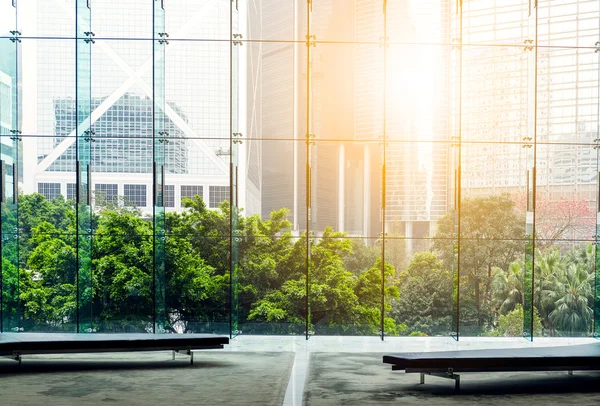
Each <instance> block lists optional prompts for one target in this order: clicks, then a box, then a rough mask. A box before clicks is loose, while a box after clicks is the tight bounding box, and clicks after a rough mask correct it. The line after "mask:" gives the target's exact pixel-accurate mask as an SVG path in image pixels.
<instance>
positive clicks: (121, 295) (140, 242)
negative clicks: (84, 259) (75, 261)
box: [92, 210, 154, 332]
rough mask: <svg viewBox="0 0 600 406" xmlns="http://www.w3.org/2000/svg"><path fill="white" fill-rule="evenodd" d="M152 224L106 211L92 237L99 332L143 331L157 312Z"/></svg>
mask: <svg viewBox="0 0 600 406" xmlns="http://www.w3.org/2000/svg"><path fill="white" fill-rule="evenodd" d="M152 235H153V230H152V224H151V223H149V222H148V221H146V220H144V219H142V218H140V217H139V215H138V214H137V213H135V212H117V211H108V210H107V211H104V212H103V213H102V216H101V217H100V220H99V222H98V227H97V230H96V234H95V236H94V238H93V240H92V241H93V247H92V252H93V258H92V269H93V275H94V277H93V284H94V304H93V307H94V314H95V315H96V316H97V317H98V322H99V323H100V324H99V325H98V327H97V328H98V329H99V330H100V331H102V330H104V331H124V332H134V331H136V332H144V331H149V330H150V329H151V327H152V322H153V314H154V308H153V304H154V294H153V289H152V288H153V275H154V262H153V244H152Z"/></svg>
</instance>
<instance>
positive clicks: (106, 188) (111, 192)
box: [94, 183, 134, 203]
mask: <svg viewBox="0 0 600 406" xmlns="http://www.w3.org/2000/svg"><path fill="white" fill-rule="evenodd" d="M131 186H134V185H131ZM94 190H95V191H96V198H99V197H100V196H102V198H103V199H104V200H106V201H107V202H109V203H116V202H117V196H118V195H119V186H118V185H116V184H112V183H96V186H95V188H94Z"/></svg>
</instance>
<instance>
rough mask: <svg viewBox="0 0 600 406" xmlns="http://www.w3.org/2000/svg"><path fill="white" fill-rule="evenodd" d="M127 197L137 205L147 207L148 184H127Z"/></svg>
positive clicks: (131, 202) (129, 201)
mask: <svg viewBox="0 0 600 406" xmlns="http://www.w3.org/2000/svg"><path fill="white" fill-rule="evenodd" d="M124 189H125V190H124V192H125V199H126V200H127V202H128V203H129V204H132V205H135V206H136V207H146V185H125V188H124Z"/></svg>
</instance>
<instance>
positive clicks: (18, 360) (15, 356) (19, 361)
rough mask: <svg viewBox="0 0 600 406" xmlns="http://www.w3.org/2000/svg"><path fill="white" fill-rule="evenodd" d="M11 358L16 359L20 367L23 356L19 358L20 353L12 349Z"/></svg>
mask: <svg viewBox="0 0 600 406" xmlns="http://www.w3.org/2000/svg"><path fill="white" fill-rule="evenodd" d="M13 358H14V359H15V361H17V362H18V363H19V368H21V364H22V361H23V358H21V353H20V352H19V351H14V352H13Z"/></svg>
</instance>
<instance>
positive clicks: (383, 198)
mask: <svg viewBox="0 0 600 406" xmlns="http://www.w3.org/2000/svg"><path fill="white" fill-rule="evenodd" d="M387 35H388V32H387V0H383V134H382V138H383V156H382V166H381V202H380V206H381V319H380V322H381V325H380V328H379V330H380V334H381V340H382V341H383V340H384V338H385V264H386V260H385V240H386V234H385V223H386V210H385V209H386V194H387V190H386V181H387V179H386V164H387V48H388V37H387Z"/></svg>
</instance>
